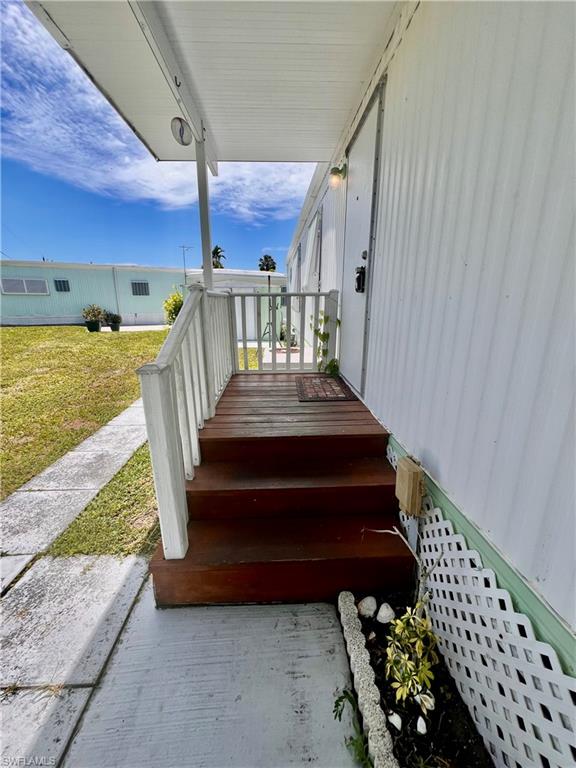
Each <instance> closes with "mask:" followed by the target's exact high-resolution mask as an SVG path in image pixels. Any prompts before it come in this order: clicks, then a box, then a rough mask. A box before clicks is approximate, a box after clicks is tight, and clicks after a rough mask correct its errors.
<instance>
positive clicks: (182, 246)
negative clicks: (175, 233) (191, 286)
mask: <svg viewBox="0 0 576 768" xmlns="http://www.w3.org/2000/svg"><path fill="white" fill-rule="evenodd" d="M178 248H182V264H183V266H184V288H186V251H191V250H192V249H193V248H194V246H193V245H179V246H178Z"/></svg>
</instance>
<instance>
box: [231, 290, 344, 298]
mask: <svg viewBox="0 0 576 768" xmlns="http://www.w3.org/2000/svg"><path fill="white" fill-rule="evenodd" d="M334 293H336V294H337V293H338V291H298V292H296V291H291V292H290V293H288V292H286V291H276V292H272V293H260V292H258V293H255V292H254V291H252V293H243V292H236V291H231V292H230V293H229V294H228V295H229V296H237V297H238V298H242V296H244V298H249V297H250V298H252V299H253V298H254V296H259V297H260V298H261V299H270V298H276V299H296V298H300V297H301V296H310V297H313V296H320V297H324V298H328V297H329V296H331V295H332V294H334Z"/></svg>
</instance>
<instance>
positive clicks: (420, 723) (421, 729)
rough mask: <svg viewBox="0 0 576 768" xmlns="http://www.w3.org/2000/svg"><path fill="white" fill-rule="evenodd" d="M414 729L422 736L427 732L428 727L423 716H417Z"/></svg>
mask: <svg viewBox="0 0 576 768" xmlns="http://www.w3.org/2000/svg"><path fill="white" fill-rule="evenodd" d="M416 730H417V731H418V733H419V734H420V735H421V736H424V735H425V734H426V733H427V732H428V728H427V727H426V720H424V718H423V717H419V718H418V720H417V722H416Z"/></svg>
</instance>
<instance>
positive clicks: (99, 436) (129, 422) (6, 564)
mask: <svg viewBox="0 0 576 768" xmlns="http://www.w3.org/2000/svg"><path fill="white" fill-rule="evenodd" d="M146 439H147V436H146V423H145V420H144V408H143V406H142V401H141V400H137V401H136V402H135V403H133V404H132V405H131V406H129V407H128V408H126V409H125V410H124V411H123V412H122V413H121V414H120V415H118V416H116V417H115V418H113V419H112V420H111V421H109V422H108V424H106V425H105V426H103V427H102V428H101V429H99V430H98V431H97V432H95V433H94V434H93V435H91V436H90V437H88V438H87V439H86V440H84V441H83V442H82V443H80V444H79V445H77V446H76V448H73V449H72V450H71V451H68V453H67V454H65V455H64V456H62V458H61V459H58V461H56V462H54V464H52V465H51V466H49V467H48V468H47V469H45V470H44V471H43V472H40V474H38V475H36V477H34V478H33V479H32V480H30V481H29V482H28V483H26V484H25V485H23V486H21V488H19V489H18V490H17V491H15V492H14V493H12V494H11V495H10V496H8V498H7V499H5V500H4V501H3V502H2V503H1V504H0V532H1V541H2V545H1V546H2V557H0V576H1V580H2V592H4V591H5V590H6V589H7V588H8V586H9V585H10V584H11V583H12V582H13V581H14V579H16V578H17V577H18V576H19V574H20V573H22V571H23V570H24V568H26V566H27V565H28V563H29V562H30V561H31V560H32V558H33V557H35V556H36V555H37V554H39V553H40V552H43V551H44V550H45V549H46V548H47V547H48V546H50V544H51V543H52V542H53V541H54V539H55V538H56V537H57V536H59V535H60V534H61V533H62V531H64V530H65V529H66V528H67V527H68V526H69V525H70V523H71V522H72V520H74V518H75V517H77V516H78V515H79V514H80V512H82V510H83V509H84V508H85V507H86V505H87V504H88V503H89V502H90V501H91V500H92V499H93V498H94V496H96V494H97V493H98V492H99V491H101V490H102V488H104V486H105V485H106V484H107V483H109V482H110V480H111V479H112V478H113V477H114V475H115V474H116V473H117V472H118V470H119V469H121V468H122V467H123V466H124V464H125V463H126V462H127V461H128V459H129V458H130V457H131V456H132V454H133V453H134V451H136V450H137V449H138V448H139V447H140V446H141V445H143V444H144V443H145V442H146Z"/></svg>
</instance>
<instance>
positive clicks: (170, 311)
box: [164, 291, 184, 325]
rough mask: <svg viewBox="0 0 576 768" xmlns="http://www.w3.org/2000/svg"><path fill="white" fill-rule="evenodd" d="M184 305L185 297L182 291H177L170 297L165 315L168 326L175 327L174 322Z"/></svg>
mask: <svg viewBox="0 0 576 768" xmlns="http://www.w3.org/2000/svg"><path fill="white" fill-rule="evenodd" d="M182 304H184V296H182V294H181V293H180V291H175V292H174V293H171V294H170V296H168V298H167V299H166V301H165V302H164V315H165V317H166V322H167V323H168V325H174V321H175V320H176V318H177V317H178V314H179V312H180V310H181V309H182Z"/></svg>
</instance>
